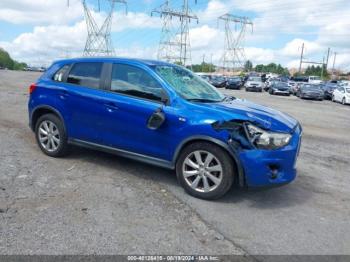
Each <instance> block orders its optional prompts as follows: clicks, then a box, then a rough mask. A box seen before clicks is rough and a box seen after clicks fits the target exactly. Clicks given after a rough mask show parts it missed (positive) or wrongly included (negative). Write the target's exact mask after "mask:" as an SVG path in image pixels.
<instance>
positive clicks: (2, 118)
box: [0, 71, 350, 255]
mask: <svg viewBox="0 0 350 262" xmlns="http://www.w3.org/2000/svg"><path fill="white" fill-rule="evenodd" d="M38 76H39V74H37V73H30V72H10V71H0V92H1V93H0V94H1V95H0V141H1V144H0V219H1V222H0V254H86V253H88V254H92V253H96V254H145V253H147V254H159V253H161V254H179V253H184V254H198V253H205V254H349V255H350V219H349V217H350V168H349V162H350V161H349V160H350V135H349V134H350V133H349V130H350V106H342V105H340V104H334V103H332V102H329V101H323V102H318V101H304V100H300V99H298V98H296V97H277V96H270V95H269V94H267V93H263V94H260V93H246V92H244V91H226V90H225V91H224V92H225V93H229V94H233V95H235V96H237V97H240V98H246V99H249V100H252V101H255V102H258V103H261V104H264V105H267V106H270V107H273V108H277V109H279V110H281V111H284V112H286V113H289V114H290V115H292V116H294V117H295V118H297V119H298V120H299V121H300V122H301V124H302V126H303V128H304V135H303V145H302V148H301V153H300V158H299V160H298V177H297V179H296V180H295V182H293V183H291V184H289V185H287V186H284V187H281V188H276V189H268V190H262V191H247V190H243V189H237V188H233V189H232V190H231V191H230V192H229V194H228V195H227V196H226V197H224V198H223V199H221V200H219V201H213V202H209V201H203V200H199V199H195V198H192V197H190V196H188V195H186V194H185V193H184V192H183V190H182V188H181V187H180V186H178V184H177V181H176V177H175V174H174V172H171V171H168V170H163V169H160V168H156V167H152V166H148V165H144V164H140V163H138V162H134V161H131V160H127V159H124V158H120V157H116V156H112V155H108V154H104V153H100V152H95V151H91V150H86V149H79V148H74V149H73V152H72V153H71V154H70V155H69V156H68V157H66V158H63V159H53V158H49V157H47V156H45V155H43V154H42V153H41V152H40V150H39V148H38V147H37V145H36V143H35V140H34V135H33V133H32V132H31V130H30V129H29V127H28V116H27V99H28V95H27V89H28V86H29V85H30V83H31V82H33V81H35V79H36V78H37V77H38Z"/></svg>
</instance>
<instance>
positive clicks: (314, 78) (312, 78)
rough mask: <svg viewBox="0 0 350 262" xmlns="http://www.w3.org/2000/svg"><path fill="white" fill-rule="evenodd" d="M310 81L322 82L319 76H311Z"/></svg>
mask: <svg viewBox="0 0 350 262" xmlns="http://www.w3.org/2000/svg"><path fill="white" fill-rule="evenodd" d="M310 80H321V78H320V77H318V76H310Z"/></svg>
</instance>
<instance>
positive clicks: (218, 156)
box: [176, 142, 235, 200]
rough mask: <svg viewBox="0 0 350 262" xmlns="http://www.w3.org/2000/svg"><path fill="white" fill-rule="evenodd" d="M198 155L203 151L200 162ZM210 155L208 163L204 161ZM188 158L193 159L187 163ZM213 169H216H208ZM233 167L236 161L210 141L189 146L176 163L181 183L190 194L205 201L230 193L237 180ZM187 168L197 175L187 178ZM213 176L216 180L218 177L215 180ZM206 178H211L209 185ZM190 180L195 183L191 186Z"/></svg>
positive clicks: (208, 179)
mask: <svg viewBox="0 0 350 262" xmlns="http://www.w3.org/2000/svg"><path fill="white" fill-rule="evenodd" d="M198 154H200V158H201V160H200V161H201V163H198V162H199V161H197V160H198V158H199V157H198ZM210 155H211V156H213V159H212V160H211V162H209V163H208V164H206V163H205V160H206V159H207V158H208V157H209V156H210ZM189 159H190V160H191V162H188V160H189ZM188 163H191V165H189V164H188ZM192 164H194V165H192ZM210 168H214V170H212V171H209V170H210ZM220 168H221V169H220ZM218 170H220V171H218ZM234 170H235V168H234V164H233V161H232V159H231V158H230V156H229V155H228V153H227V152H226V151H225V150H224V149H222V148H221V147H219V146H217V145H215V144H212V143H208V142H195V143H193V144H190V145H188V146H186V147H185V148H184V149H183V150H182V151H181V153H180V156H179V158H178V160H177V162H176V175H177V179H178V181H179V183H180V184H181V186H182V187H183V188H184V189H185V191H186V192H187V193H188V194H190V195H192V196H194V197H197V198H201V199H206V200H213V199H218V198H220V197H222V196H223V195H225V194H226V193H227V191H228V190H229V189H230V188H231V186H232V183H233V180H234V175H235V173H234ZM186 171H187V172H189V173H191V172H194V173H195V174H193V175H191V174H190V175H189V176H187V177H185V172H186ZM208 173H209V174H208ZM213 176H214V177H215V178H216V179H215V180H216V182H215V183H214V181H215V180H212V178H213ZM205 180H206V181H208V184H207V187H205V184H206V183H205ZM191 183H192V185H193V186H191V185H190V184H191ZM195 184H196V185H195ZM205 188H206V189H205Z"/></svg>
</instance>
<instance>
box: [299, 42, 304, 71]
mask: <svg viewBox="0 0 350 262" xmlns="http://www.w3.org/2000/svg"><path fill="white" fill-rule="evenodd" d="M303 55H304V43H303V45H302V46H301V55H300V64H299V73H301V65H302V63H303Z"/></svg>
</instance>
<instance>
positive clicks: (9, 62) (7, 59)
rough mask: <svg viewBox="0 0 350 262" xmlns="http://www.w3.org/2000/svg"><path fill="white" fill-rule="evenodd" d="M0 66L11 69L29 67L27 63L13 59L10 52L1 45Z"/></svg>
mask: <svg viewBox="0 0 350 262" xmlns="http://www.w3.org/2000/svg"><path fill="white" fill-rule="evenodd" d="M0 67H2V68H7V69H10V70H22V69H23V68H25V67H27V64H26V63H20V62H17V61H16V60H14V59H12V58H11V56H10V55H9V53H8V52H6V51H5V50H4V49H2V48H1V47H0Z"/></svg>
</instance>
